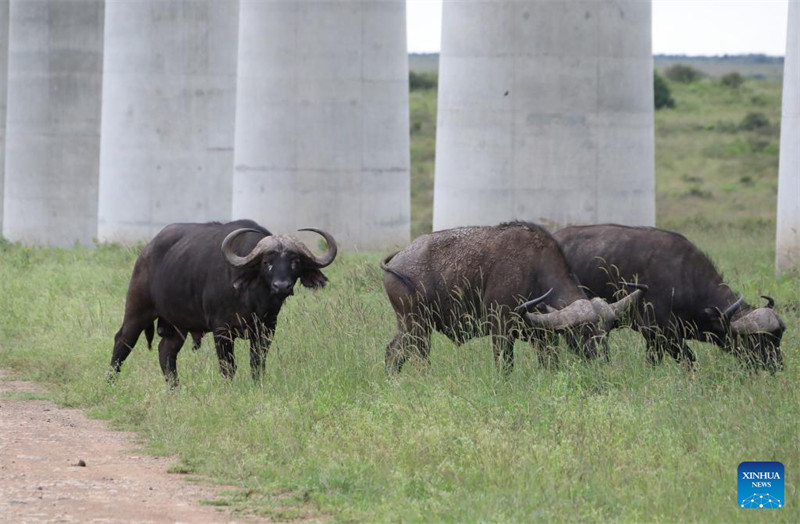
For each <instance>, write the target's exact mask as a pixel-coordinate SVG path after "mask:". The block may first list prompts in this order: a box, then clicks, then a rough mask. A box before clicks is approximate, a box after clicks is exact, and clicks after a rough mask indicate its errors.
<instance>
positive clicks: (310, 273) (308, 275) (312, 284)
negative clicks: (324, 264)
mask: <svg viewBox="0 0 800 524" xmlns="http://www.w3.org/2000/svg"><path fill="white" fill-rule="evenodd" d="M300 283H302V284H303V285H304V286H305V287H309V288H311V289H317V288H321V287H325V284H327V283H328V277H326V276H325V275H323V274H322V271H320V270H319V269H316V268H312V269H305V270H303V273H302V274H301V275H300Z"/></svg>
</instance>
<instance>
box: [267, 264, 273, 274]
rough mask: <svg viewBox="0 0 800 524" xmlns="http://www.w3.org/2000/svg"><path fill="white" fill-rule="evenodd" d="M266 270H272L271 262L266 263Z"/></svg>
mask: <svg viewBox="0 0 800 524" xmlns="http://www.w3.org/2000/svg"><path fill="white" fill-rule="evenodd" d="M267 271H269V272H272V264H267Z"/></svg>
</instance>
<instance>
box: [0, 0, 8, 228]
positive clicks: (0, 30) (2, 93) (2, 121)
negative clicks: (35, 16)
mask: <svg viewBox="0 0 800 524" xmlns="http://www.w3.org/2000/svg"><path fill="white" fill-rule="evenodd" d="M8 3H9V0H0V232H2V231H3V192H4V187H5V170H6V100H7V98H6V97H7V91H8V90H7V87H8V28H9V23H8Z"/></svg>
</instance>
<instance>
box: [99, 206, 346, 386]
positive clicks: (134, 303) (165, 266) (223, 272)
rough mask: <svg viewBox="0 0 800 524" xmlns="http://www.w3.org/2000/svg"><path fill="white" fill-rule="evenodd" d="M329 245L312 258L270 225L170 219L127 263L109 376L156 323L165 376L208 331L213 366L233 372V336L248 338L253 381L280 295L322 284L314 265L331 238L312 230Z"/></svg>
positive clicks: (321, 261) (320, 263)
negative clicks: (187, 343) (189, 342)
mask: <svg viewBox="0 0 800 524" xmlns="http://www.w3.org/2000/svg"><path fill="white" fill-rule="evenodd" d="M301 231H314V232H316V233H318V234H320V235H322V237H323V238H324V239H325V241H326V242H327V244H328V249H327V252H326V253H325V254H323V255H322V256H319V257H317V256H315V255H313V254H312V253H311V251H310V250H309V249H308V247H306V246H305V245H304V244H303V243H302V242H300V241H299V240H297V239H295V238H292V237H289V236H283V235H275V236H273V235H271V233H270V232H269V231H267V230H266V229H264V228H263V227H261V226H259V225H258V224H256V223H255V222H253V221H251V220H239V221H236V222H230V223H227V224H220V223H217V222H212V223H208V224H172V225H169V226H167V227H165V228H164V229H163V230H161V232H160V233H158V235H156V236H155V238H153V240H151V241H150V243H149V244H147V245H146V246H145V247H144V249H143V250H142V253H141V254H140V255H139V259H138V260H137V261H136V265H135V266H134V268H133V276H132V277H131V282H130V286H129V288H128V299H127V302H126V303H125V317H124V319H123V321H122V327H121V328H120V329H119V331H118V332H117V334H116V336H115V337H114V353H113V355H112V356H111V371H110V377H113V376H114V375H115V374H116V373H117V372H119V369H120V366H121V365H122V363H123V362H124V361H125V359H126V358H127V356H128V355H129V354H130V352H131V348H133V346H134V345H136V341H137V340H138V339H139V335H140V334H141V333H142V331H144V332H145V335H146V337H147V340H148V344H150V342H151V341H152V338H153V324H154V322H156V321H157V323H158V334H159V335H160V336H161V341H160V342H159V344H158V358H159V362H160V364H161V370H162V371H163V373H164V377H165V378H166V379H167V380H168V381H169V382H171V383H172V384H177V380H178V372H177V368H176V359H177V356H178V352H179V351H180V350H181V347H182V346H183V343H184V339H185V338H186V336H187V334H191V336H192V338H193V340H194V343H195V345H197V344H199V339H200V337H202V334H203V333H206V332H211V333H213V335H214V344H215V346H216V349H217V357H218V358H219V366H220V372H221V373H222V374H223V375H224V376H226V377H233V375H234V374H235V373H236V364H235V362H234V356H233V341H234V339H235V338H236V337H242V338H246V339H249V340H250V369H251V372H252V375H253V378H254V379H258V378H259V377H260V376H261V373H262V372H263V370H264V357H265V355H266V353H267V350H268V349H269V345H270V342H271V340H272V336H273V334H274V332H275V324H276V323H277V320H278V312H280V309H281V306H282V305H283V301H284V300H286V297H288V296H289V295H292V294H293V290H294V285H295V282H297V279H298V278H299V279H300V282H301V283H302V284H303V285H304V286H306V287H309V288H320V287H323V286H324V285H325V284H326V283H327V281H328V279H327V278H326V277H325V275H323V274H322V272H321V271H320V269H321V268H323V267H325V266H327V265H329V264H330V263H331V262H333V259H334V258H336V242H335V240H334V239H333V237H332V236H331V235H330V234H328V233H326V232H324V231H320V230H318V229H302V230H301Z"/></svg>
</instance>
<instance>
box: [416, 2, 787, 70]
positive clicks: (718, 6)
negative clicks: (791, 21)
mask: <svg viewBox="0 0 800 524" xmlns="http://www.w3.org/2000/svg"><path fill="white" fill-rule="evenodd" d="M448 1H449V0H448ZM406 5H407V10H408V20H407V24H408V50H409V52H411V53H434V52H438V51H439V46H440V44H441V29H440V28H441V24H442V0H406ZM787 10H788V0H653V53H654V54H684V55H724V54H729V55H734V54H743V53H763V54H767V55H781V56H782V55H783V54H784V53H785V52H786V14H787Z"/></svg>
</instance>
